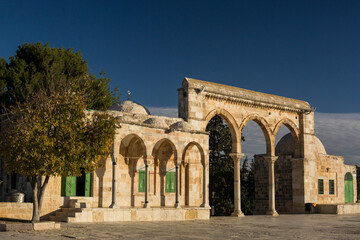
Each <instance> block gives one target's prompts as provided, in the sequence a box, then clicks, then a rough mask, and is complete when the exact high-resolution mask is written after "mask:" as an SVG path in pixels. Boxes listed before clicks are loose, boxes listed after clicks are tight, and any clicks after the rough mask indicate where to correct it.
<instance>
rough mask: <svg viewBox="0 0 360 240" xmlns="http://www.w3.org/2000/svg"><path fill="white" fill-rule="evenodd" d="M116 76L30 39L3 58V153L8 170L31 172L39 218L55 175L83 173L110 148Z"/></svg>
mask: <svg viewBox="0 0 360 240" xmlns="http://www.w3.org/2000/svg"><path fill="white" fill-rule="evenodd" d="M109 82H110V79H108V78H96V77H95V76H94V75H90V74H89V73H88V68H87V64H86V62H85V61H84V60H83V59H82V57H81V54H80V53H74V52H73V51H72V50H71V49H63V48H61V49H57V48H51V47H49V45H48V44H46V45H42V44H40V43H37V44H24V45H22V46H20V47H19V49H18V50H17V52H16V54H15V56H13V57H11V58H10V62H9V63H6V62H4V60H1V59H0V83H1V84H0V87H2V89H1V101H2V102H1V103H2V107H3V108H2V116H1V132H0V135H1V140H0V155H1V158H0V159H1V161H3V162H4V166H5V169H6V170H7V171H8V172H16V173H20V174H22V175H24V176H27V177H29V179H30V183H31V186H32V188H33V222H37V221H39V220H40V210H41V206H42V200H43V195H44V191H45V189H46V186H47V184H48V182H49V179H50V176H59V175H61V176H74V175H81V173H82V171H86V172H92V171H94V170H95V169H96V168H97V167H99V162H100V158H101V157H103V156H106V155H108V154H109V153H110V150H111V145H112V142H113V139H114V135H115V131H116V129H117V128H118V127H119V126H118V123H117V121H116V118H115V117H113V116H112V115H110V114H108V113H107V112H106V111H88V109H99V110H106V109H107V108H108V107H109V106H110V105H111V104H112V103H113V102H115V101H116V100H117V96H116V94H114V93H111V91H110V88H109Z"/></svg>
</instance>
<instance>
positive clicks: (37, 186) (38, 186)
mask: <svg viewBox="0 0 360 240" xmlns="http://www.w3.org/2000/svg"><path fill="white" fill-rule="evenodd" d="M49 179H50V177H49V176H46V177H45V181H44V183H43V184H42V177H41V176H35V177H32V178H31V187H32V192H33V216H32V220H31V222H33V223H35V222H40V213H41V207H42V203H43V199H44V198H43V197H44V193H45V189H46V186H47V184H48V182H49Z"/></svg>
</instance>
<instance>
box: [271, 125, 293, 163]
mask: <svg viewBox="0 0 360 240" xmlns="http://www.w3.org/2000/svg"><path fill="white" fill-rule="evenodd" d="M283 125H284V126H286V127H287V128H288V129H289V131H290V133H291V135H292V137H293V139H294V144H295V145H294V146H295V149H294V150H295V157H300V130H299V128H298V127H297V126H296V124H295V123H294V122H293V121H291V120H290V119H288V118H284V119H281V120H280V121H279V122H278V123H277V124H276V125H275V127H274V130H273V131H272V133H273V139H274V141H275V138H276V135H277V133H278V131H279V129H280V127H282V126H283ZM272 146H273V147H274V148H275V142H274V143H273V145H272ZM273 151H274V152H275V149H273Z"/></svg>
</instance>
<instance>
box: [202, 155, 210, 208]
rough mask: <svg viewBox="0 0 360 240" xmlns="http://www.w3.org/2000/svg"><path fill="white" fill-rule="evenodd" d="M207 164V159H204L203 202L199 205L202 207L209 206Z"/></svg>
mask: <svg viewBox="0 0 360 240" xmlns="http://www.w3.org/2000/svg"><path fill="white" fill-rule="evenodd" d="M208 166H209V161H206V160H205V163H204V168H203V169H204V172H203V203H202V204H201V207H204V208H209V207H210V205H209V189H208V179H209V178H208V173H209V170H208Z"/></svg>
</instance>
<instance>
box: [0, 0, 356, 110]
mask: <svg viewBox="0 0 360 240" xmlns="http://www.w3.org/2000/svg"><path fill="white" fill-rule="evenodd" d="M359 13H360V1H330V0H329V1H270V0H266V1H257V0H252V1H226V0H222V1H210V0H208V1H200V0H199V1H195V0H193V1H185V0H182V1H168V0H167V1H156V0H152V1H16V0H15V1H4V0H0V23H1V36H0V57H4V58H6V59H7V58H8V57H9V56H12V55H14V53H15V50H16V48H17V46H18V45H20V44H22V43H25V42H38V41H40V42H43V43H46V42H49V43H50V45H51V46H55V47H61V46H63V47H65V48H73V49H75V50H76V51H81V52H82V53H83V56H84V59H86V60H87V61H88V64H89V68H90V69H91V71H92V72H93V73H98V72H99V71H101V70H102V69H105V70H106V72H107V74H108V76H109V77H110V78H111V79H112V83H111V84H112V87H115V86H118V87H119V88H120V91H121V93H122V95H123V97H122V99H124V98H125V95H126V94H125V93H126V91H127V90H130V91H131V92H132V100H134V101H137V102H139V103H142V104H144V105H146V106H154V107H176V106H177V91H176V89H177V88H178V87H180V84H181V81H182V79H183V78H184V77H185V76H187V77H192V78H197V79H202V80H206V81H212V82H218V83H222V84H227V85H232V86H236V87H241V88H246V89H252V90H256V91H261V92H266V93H271V94H276V95H282V96H287V97H292V98H297V99H301V100H306V101H308V102H309V103H310V104H311V105H312V106H315V107H317V111H319V112H326V113H359V112H360V104H359V102H360V101H359V100H360V94H359V89H360V81H359V78H360V44H359V43H360V28H359V26H360V14H359Z"/></svg>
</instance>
